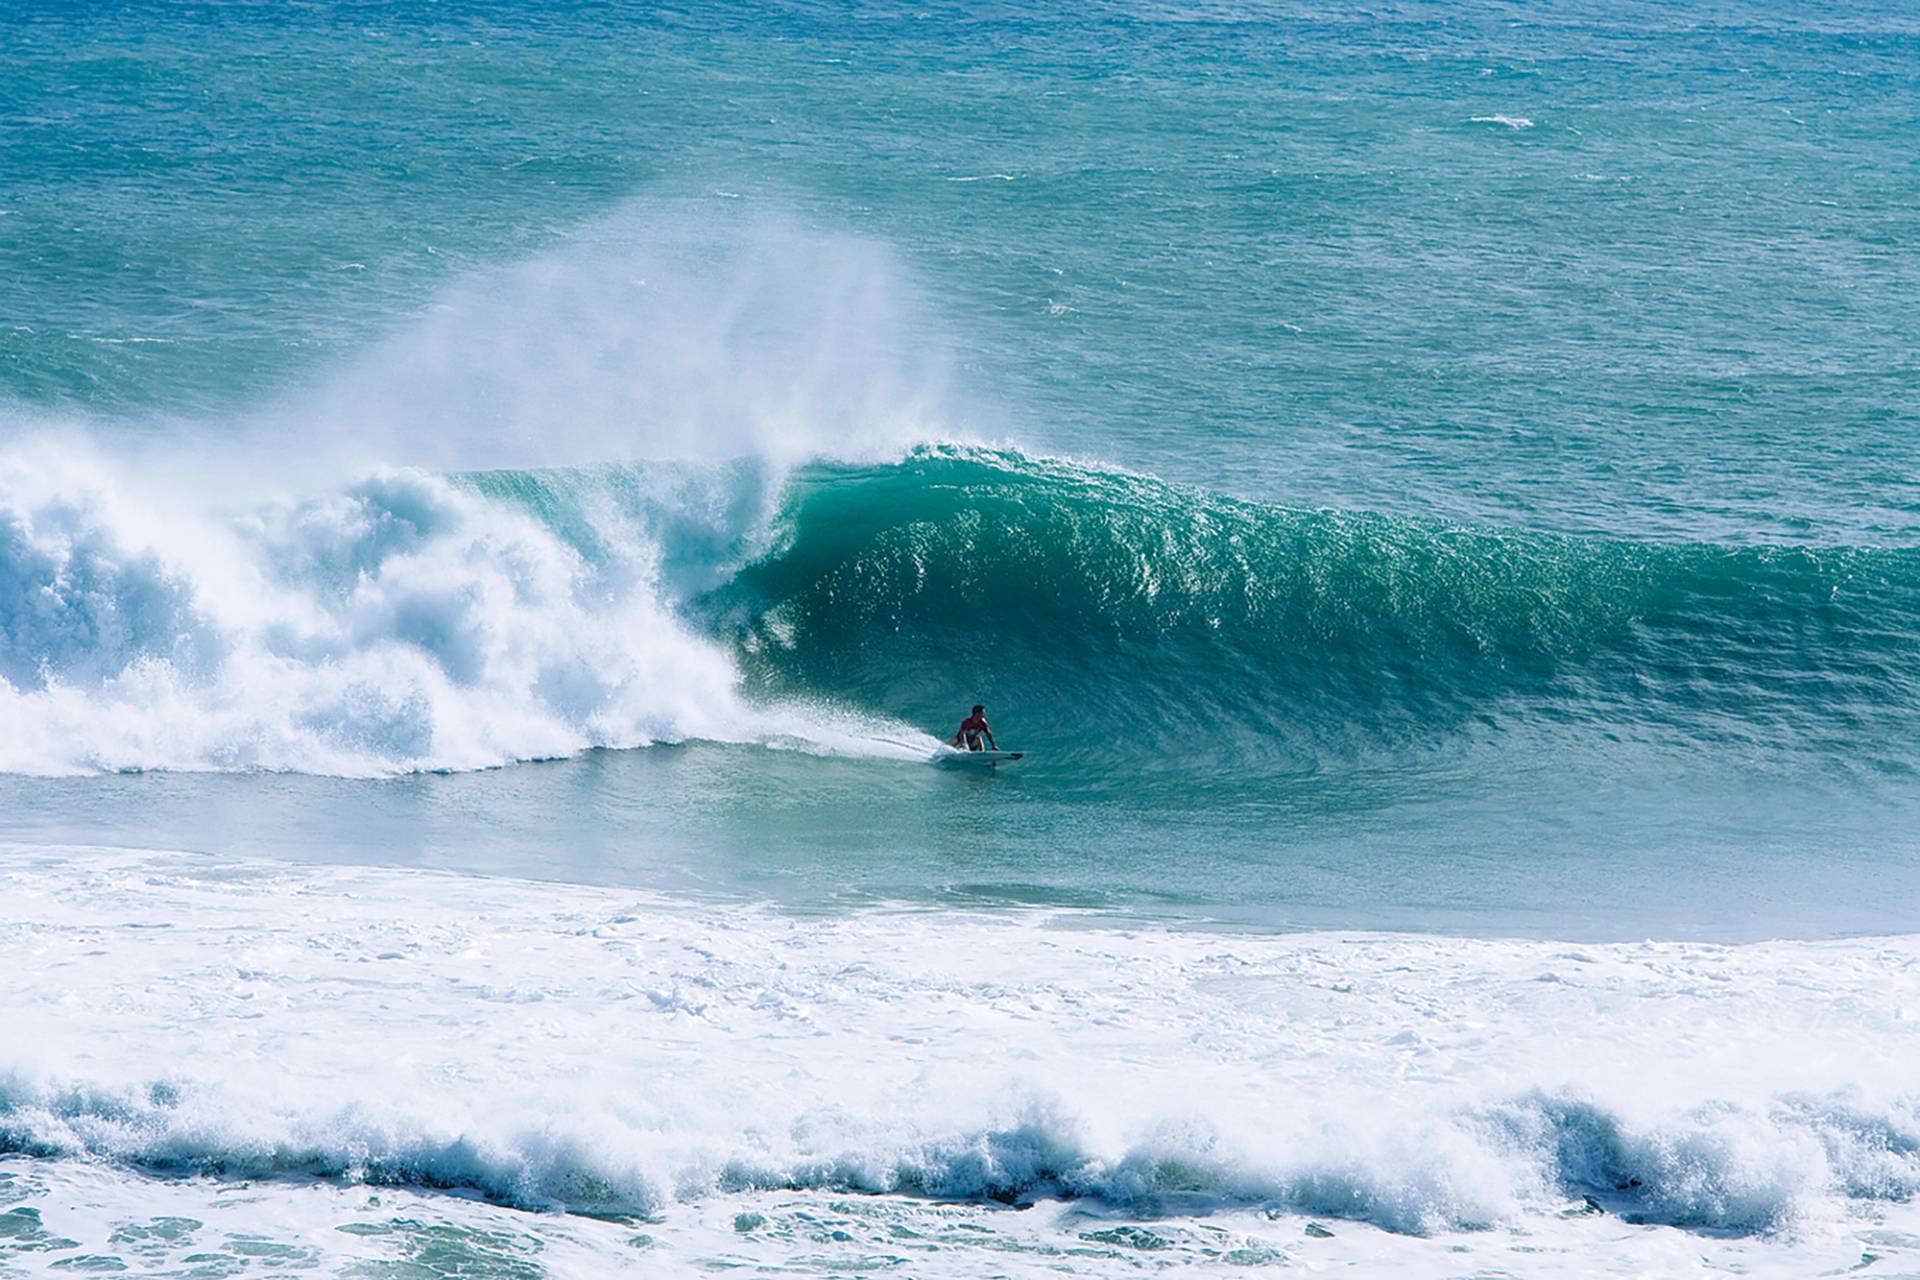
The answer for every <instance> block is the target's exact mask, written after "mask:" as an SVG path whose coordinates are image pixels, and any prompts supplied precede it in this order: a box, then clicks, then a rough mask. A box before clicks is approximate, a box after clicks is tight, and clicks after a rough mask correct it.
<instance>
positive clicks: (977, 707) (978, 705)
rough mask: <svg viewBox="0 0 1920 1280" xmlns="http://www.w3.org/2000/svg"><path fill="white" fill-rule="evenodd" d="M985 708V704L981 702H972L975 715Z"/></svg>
mask: <svg viewBox="0 0 1920 1280" xmlns="http://www.w3.org/2000/svg"><path fill="white" fill-rule="evenodd" d="M986 709H987V707H986V704H985V703H983V702H976V703H974V704H973V714H975V715H979V714H980V713H981V712H982V711H985V710H986Z"/></svg>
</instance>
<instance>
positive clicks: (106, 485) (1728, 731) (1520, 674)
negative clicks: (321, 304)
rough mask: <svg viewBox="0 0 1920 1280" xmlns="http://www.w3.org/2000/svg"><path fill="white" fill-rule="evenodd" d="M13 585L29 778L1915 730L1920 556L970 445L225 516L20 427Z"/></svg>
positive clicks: (1847, 767) (1362, 747)
mask: <svg viewBox="0 0 1920 1280" xmlns="http://www.w3.org/2000/svg"><path fill="white" fill-rule="evenodd" d="M0 619H4V622H3V623H0V682H4V683H0V699H4V701H5V704H6V710H7V712H8V714H9V716H10V719H11V721H12V723H14V724H15V725H17V726H19V727H20V728H19V731H18V732H16V733H15V734H13V735H12V736H11V737H10V738H9V741H8V745H7V746H6V748H5V749H4V750H5V755H4V758H3V759H0V767H4V768H6V769H9V770H13V771H24V772H60V771H66V770H72V769H92V768H107V769H125V768H155V767H161V768H216V769H230V768H267V769H292V770H302V771H309V772H320V773H344V774H369V773H389V772H395V771H405V770H415V769H460V768H472V767H479V766H485V765H492V764H498V763H503V762H507V761H511V760H518V759H528V758H540V757H551V756H558V755H565V754H569V753H571V752H574V751H578V750H581V749H583V748H586V747H591V746H616V747H623V746H640V745H645V744H647V743H652V742H659V741H681V740H686V739H689V738H709V739H720V740H728V741H760V742H766V741H774V740H804V741H808V742H811V743H814V744H816V745H820V746H823V747H825V748H827V749H833V750H842V749H844V750H854V751H862V752H865V751H877V752H881V753H899V752H900V751H902V750H906V749H907V748H903V747H901V746H900V745H899V744H900V743H902V742H903V741H904V742H906V743H908V744H909V746H910V748H911V749H913V750H924V749H926V748H927V747H928V746H930V743H928V742H926V741H925V740H923V739H921V738H918V737H915V736H914V735H913V733H912V731H909V730H905V729H904V728H903V727H902V726H900V725H899V724H898V723H895V722H893V720H892V718H894V717H899V718H902V719H906V720H910V721H913V722H916V723H921V724H926V725H932V726H936V727H944V721H945V720H946V719H949V718H951V713H952V710H953V708H954V707H955V706H957V705H964V704H965V703H966V702H968V701H970V700H971V699H972V698H974V697H979V698H981V699H983V700H986V701H988V702H990V703H994V704H997V705H999V706H1001V707H1003V708H1005V709H1006V710H1007V711H1008V712H1009V713H1010V714H1011V715H1012V716H1013V717H1015V720H1016V721H1017V724H1018V726H1019V736H1020V739H1021V742H1022V743H1023V744H1024V745H1028V746H1034V747H1045V748H1046V749H1047V750H1048V751H1049V752H1050V753H1051V754H1052V755H1053V756H1054V757H1055V758H1056V760H1058V761H1059V762H1060V763H1061V764H1062V765H1063V766H1072V765H1073V764H1074V763H1075V762H1081V763H1091V764H1100V763H1103V762H1104V763H1111V762H1113V761H1115V760H1119V759H1124V760H1127V761H1129V762H1131V763H1134V764H1136V765H1138V766H1139V767H1161V766H1160V765H1159V762H1164V761H1169V760H1172V761H1177V762H1180V763H1178V764H1176V765H1174V766H1171V767H1179V768H1185V767H1189V766H1196V767H1197V766H1198V765H1200V764H1205V765H1208V766H1219V765H1222V764H1231V765H1233V766H1235V767H1238V768H1253V769H1255V770H1272V769H1279V770H1292V769H1303V768H1314V767H1318V766H1319V765H1320V764H1322V763H1324V762H1326V761H1328V760H1329V759H1335V758H1342V757H1350V756H1354V755H1357V754H1358V755H1366V754H1378V753H1380V752H1395V751H1404V750H1408V749H1412V750H1415V751H1418V750H1421V749H1425V748H1430V747H1432V746H1434V745H1436V744H1438V743H1441V742H1444V741H1447V740H1450V739H1453V738H1457V737H1460V736H1463V735H1464V736H1469V737H1474V738H1484V737H1488V736H1495V737H1499V736H1506V737H1513V738H1517V739H1519V740H1523V741H1528V742H1532V741H1537V740H1538V739H1539V738H1540V737H1541V736H1542V735H1544V736H1547V737H1551V738H1558V739H1560V740H1565V739H1567V738H1569V737H1571V738H1576V739H1581V740H1584V741H1590V742H1605V743H1611V744H1616V745H1619V744H1625V746H1627V747H1629V748H1630V747H1633V746H1636V745H1652V746H1655V747H1658V748H1660V749H1663V750H1679V751H1683V752H1698V753H1712V754H1713V755H1714V756H1715V757H1716V758H1727V757H1729V756H1731V757H1732V758H1736V759H1747V760H1757V761H1767V760H1772V761H1781V760H1787V759H1792V760H1798V761H1801V762H1803V763H1804V762H1805V761H1807V760H1813V761H1817V762H1818V763H1819V764H1820V766H1821V767H1822V768H1830V769H1833V770H1837V771H1840V772H1842V773H1867V774H1872V773H1884V772H1888V771H1892V772H1896V773H1899V772H1905V771H1908V770H1911V769H1912V768H1913V767H1914V757H1913V747H1912V744H1913V743H1914V742H1915V741H1920V732H1916V728H1920V671H1917V670H1916V668H1915V666H1914V665H1913V663H1912V662H1911V660H1910V659H1911V656H1912V654H1913V653H1914V652H1915V651H1916V650H1917V649H1920V552H1916V551H1913V550H1909V549H1881V548H1834V549H1820V548H1807V547H1779V546H1771V547H1728V546H1718V545H1710V544H1700V543H1651V542H1640V543H1634V542H1621V541H1607V540H1597V539H1587V538H1575V537H1563V536H1554V535H1546V534H1537V533H1511V532H1500V531H1491V530H1484V529H1470V528H1459V527H1453V526H1449V525H1445V524H1440V523H1437V522H1422V521H1417V520H1408V519H1402V518H1395V517H1389V516H1383V515H1373V514H1367V513H1354V512H1339V511H1305V510H1298V509H1293V508H1287V507H1279V506H1272V505H1263V504H1259V503H1254V502H1247V501H1240V500H1236V499H1233V498H1228V497H1224V496H1221V495H1218V494H1212V493H1207V492H1204V491H1199V490H1193V489H1186V488H1180V487H1177V486H1172V485H1168V484H1164V483H1161V482H1159V481H1156V480H1153V479H1150V478H1146V477H1142V476H1137V475H1131V474H1127V473H1124V472H1118V471H1112V470H1104V469H1100V468H1097V467H1092V466H1088V465H1083V464H1078V463H1072V462H1066V461H1059V460H1048V459H1036V458H1031V457H1028V456H1025V455H1023V454H1020V453H1016V452H1011V451H1004V450H988V449H979V448H972V447H961V446H923V447H920V448H917V449H915V450H912V451H910V452H909V453H908V454H907V455H906V456H905V457H904V458H903V459H902V460H901V461H898V462H894V463H888V464H882V465H864V466H855V465H850V464H827V463H816V464H812V465H809V466H805V467H802V468H801V469H799V470H798V471H795V472H792V473H788V472H787V471H785V470H784V469H783V468H782V467H781V466H779V465H776V464H773V463H771V462H766V461H755V460H751V459H748V460H741V461H737V462H734V463H730V464H717V465H708V464H700V465H694V464H653V465H645V466H641V465H635V466H626V467H600V468H593V469H587V470H570V471H566V470H562V471H536V472H528V471H491V472H479V473H452V474H442V475H435V474H432V473H428V472H422V471H412V470H396V471H386V472H381V473H376V474H374V475H370V476H367V477H365V478H363V479H361V480H359V481H357V482H353V483H351V484H348V485H346V486H344V487H342V488H340V489H338V490H336V491H334V492H332V493H330V494H327V495H324V496H321V497H317V498H310V499H306V500H302V501H289V502H281V503H276V504H268V505H266V506H262V507H256V508H253V509H246V508H242V509H241V510H240V511H239V512H238V513H227V514H224V515H221V516H219V517H217V518H216V517H208V516H204V515H198V514H192V513H187V512H182V511H180V510H178V509H172V508H168V507H166V506H164V505H157V504H156V499H155V498H154V496H153V495H152V494H150V493H143V492H142V491H140V490H139V488H138V487H137V486H134V485H133V484H132V483H131V482H130V481H128V479H127V478H126V476H125V474H124V469H120V470H116V469H114V468H112V467H110V466H107V465H106V464H105V463H103V462H101V461H100V460H98V459H97V458H95V459H89V458H86V457H79V456H76V455H74V454H73V453H72V452H71V451H64V452H63V451H52V450H42V451H32V450H29V451H26V452H24V453H23V452H16V453H14V454H12V455H9V457H8V459H7V460H6V462H5V465H4V466H0ZM825 705H831V706H834V707H838V708H842V709H843V710H841V711H837V712H833V713H827V712H824V711H822V710H821V709H820V708H821V707H822V706H825ZM872 717H883V718H884V719H878V720H876V719H873V718H872ZM883 740H884V741H883Z"/></svg>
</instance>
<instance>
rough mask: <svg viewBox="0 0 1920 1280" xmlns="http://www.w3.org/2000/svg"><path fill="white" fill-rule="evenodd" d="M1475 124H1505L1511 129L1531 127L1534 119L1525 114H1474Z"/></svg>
mask: <svg viewBox="0 0 1920 1280" xmlns="http://www.w3.org/2000/svg"><path fill="white" fill-rule="evenodd" d="M1473 123H1474V124H1503V125H1505V126H1507V128H1509V129H1531V128H1533V121H1531V120H1529V119H1527V118H1526V117H1525V116H1474V117H1473Z"/></svg>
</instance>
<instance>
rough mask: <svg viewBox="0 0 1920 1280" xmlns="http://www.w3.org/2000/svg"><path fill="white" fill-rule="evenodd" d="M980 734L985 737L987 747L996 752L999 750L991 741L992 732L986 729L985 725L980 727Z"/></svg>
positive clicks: (998, 746)
mask: <svg viewBox="0 0 1920 1280" xmlns="http://www.w3.org/2000/svg"><path fill="white" fill-rule="evenodd" d="M980 732H982V733H984V734H986V735H987V745H988V746H990V747H992V748H993V749H994V750H995V751H998V750H999V749H1000V744H999V743H997V742H995V741H994V740H993V730H991V729H989V728H987V726H985V725H981V726H980Z"/></svg>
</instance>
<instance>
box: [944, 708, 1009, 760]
mask: <svg viewBox="0 0 1920 1280" xmlns="http://www.w3.org/2000/svg"><path fill="white" fill-rule="evenodd" d="M981 738H985V739H986V740H987V746H988V747H992V748H993V749H994V750H995V751H998V750H999V749H1000V744H999V743H997V742H995V741H994V740H993V730H991V729H989V728H987V709H986V708H985V707H983V706H981V705H979V704H978V703H975V704H974V708H973V714H972V715H970V716H968V717H967V718H966V719H965V720H962V721H961V722H960V731H959V732H958V733H956V734H954V735H953V738H952V739H951V741H952V743H953V745H954V746H956V747H959V748H961V749H962V750H966V751H984V750H986V747H982V746H981V745H980V739H981Z"/></svg>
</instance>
